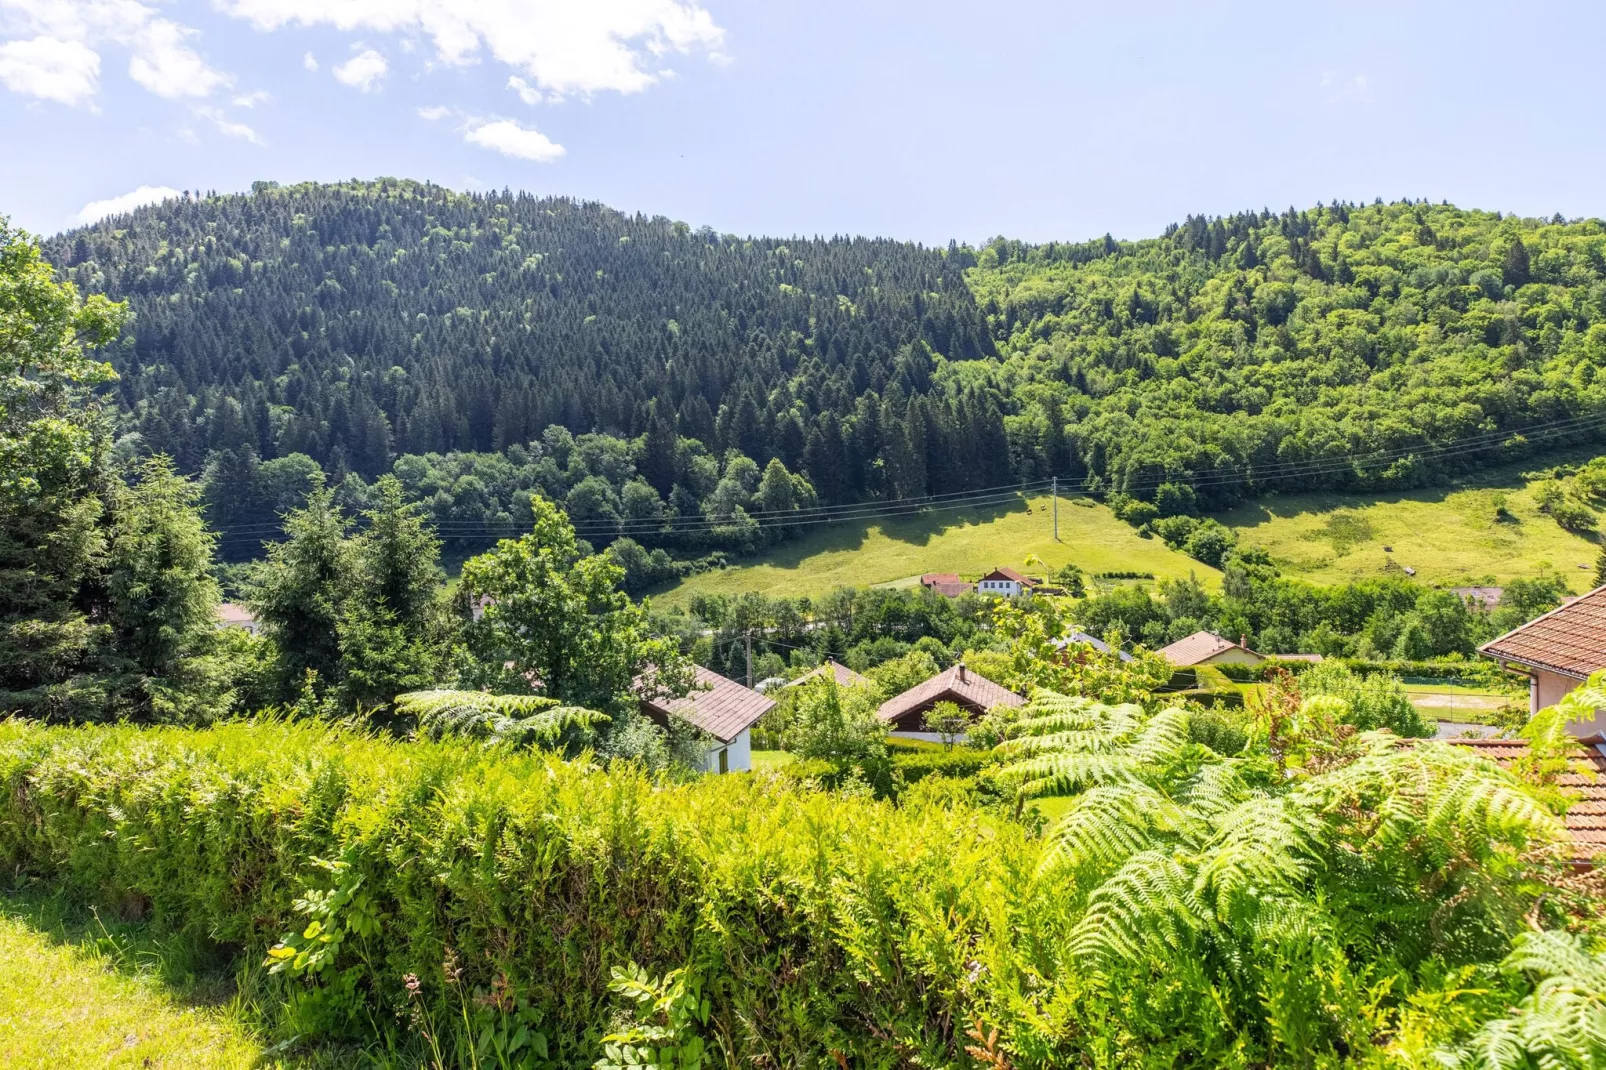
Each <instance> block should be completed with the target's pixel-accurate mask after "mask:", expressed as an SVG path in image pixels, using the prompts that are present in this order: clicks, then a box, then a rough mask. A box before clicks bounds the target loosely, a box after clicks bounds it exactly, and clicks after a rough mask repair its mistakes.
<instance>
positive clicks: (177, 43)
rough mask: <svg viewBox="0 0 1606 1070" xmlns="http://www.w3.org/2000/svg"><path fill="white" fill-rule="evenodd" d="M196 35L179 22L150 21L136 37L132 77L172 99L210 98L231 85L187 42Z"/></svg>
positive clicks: (129, 62) (158, 93)
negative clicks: (215, 92) (220, 89)
mask: <svg viewBox="0 0 1606 1070" xmlns="http://www.w3.org/2000/svg"><path fill="white" fill-rule="evenodd" d="M193 36H195V31H194V30H191V29H188V28H186V27H183V26H180V25H179V24H178V23H176V22H169V21H168V20H167V19H152V20H150V21H149V22H147V23H146V24H145V25H144V26H142V27H140V29H139V32H138V33H137V34H135V36H134V40H133V47H134V55H133V58H131V59H130V60H129V61H128V74H129V77H131V78H133V79H134V81H136V82H138V83H139V84H140V85H142V86H144V87H145V88H146V89H149V90H150V91H151V92H152V93H155V94H156V95H157V96H159V97H166V98H168V99H169V100H171V99H174V98H176V97H205V96H210V95H211V94H212V91H213V90H214V89H218V88H220V87H222V86H226V85H228V84H229V82H230V81H232V79H231V78H229V76H228V75H226V74H224V73H223V72H222V71H217V70H213V69H212V68H211V67H209V66H207V63H206V60H204V59H202V58H201V56H200V54H199V53H198V52H196V51H195V50H194V49H192V48H190V47H189V45H187V44H186V43H185V41H186V40H187V39H188V38H190V37H193Z"/></svg>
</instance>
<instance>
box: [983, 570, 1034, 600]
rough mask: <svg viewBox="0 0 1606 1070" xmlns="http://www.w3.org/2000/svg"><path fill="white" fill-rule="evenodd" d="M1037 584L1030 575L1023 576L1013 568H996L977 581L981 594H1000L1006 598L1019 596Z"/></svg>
mask: <svg viewBox="0 0 1606 1070" xmlns="http://www.w3.org/2000/svg"><path fill="white" fill-rule="evenodd" d="M1036 586H1037V581H1036V580H1034V579H1032V578H1031V577H1030V576H1023V575H1021V574H1020V573H1019V572H1016V571H1015V570H1014V569H1012V568H995V569H993V570H992V571H991V572H989V573H987V575H985V576H983V577H982V578H981V579H979V580H977V581H976V590H977V591H978V592H980V593H981V594H992V595H999V596H1001V597H1004V598H1019V597H1020V596H1021V595H1022V594H1023V593H1025V592H1027V591H1030V590H1031V589H1032V588H1033V587H1036Z"/></svg>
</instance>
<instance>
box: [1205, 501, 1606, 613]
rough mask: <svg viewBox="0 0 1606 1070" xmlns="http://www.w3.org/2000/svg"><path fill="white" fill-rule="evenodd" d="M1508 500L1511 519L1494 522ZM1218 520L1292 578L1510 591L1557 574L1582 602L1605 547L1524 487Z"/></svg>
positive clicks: (1267, 506)
mask: <svg viewBox="0 0 1606 1070" xmlns="http://www.w3.org/2000/svg"><path fill="white" fill-rule="evenodd" d="M1502 499H1503V500H1504V503H1505V508H1506V511H1507V513H1508V514H1509V518H1500V517H1497V515H1496V512H1495V510H1496V508H1497V506H1498V504H1499V502H1500V501H1501V500H1502ZM1218 519H1220V520H1221V522H1222V523H1224V524H1227V525H1229V526H1230V527H1232V528H1233V529H1234V530H1236V531H1237V533H1238V538H1239V540H1240V541H1241V542H1242V543H1244V544H1246V545H1249V546H1258V547H1261V548H1262V549H1264V550H1265V551H1266V552H1267V553H1269V554H1270V555H1271V557H1272V560H1273V561H1275V562H1276V563H1277V565H1278V566H1279V567H1280V568H1281V569H1282V570H1283V572H1284V574H1285V575H1289V576H1298V577H1300V578H1303V579H1308V580H1311V581H1313V582H1316V583H1340V582H1343V581H1345V580H1353V579H1360V578H1363V577H1367V576H1381V575H1384V574H1386V573H1387V572H1389V571H1390V569H1391V568H1405V567H1410V568H1414V569H1415V570H1416V578H1417V579H1418V580H1419V581H1421V582H1423V583H1425V584H1441V585H1463V584H1478V583H1503V582H1505V581H1507V580H1510V579H1514V578H1518V577H1532V576H1538V575H1541V574H1544V573H1555V574H1557V575H1559V576H1560V577H1561V578H1562V580H1563V582H1565V583H1566V584H1567V585H1568V586H1570V587H1571V588H1572V589H1573V590H1574V591H1575V592H1576V591H1584V590H1587V589H1588V588H1589V584H1590V582H1591V580H1592V579H1593V577H1594V565H1595V556H1596V554H1597V553H1599V547H1598V546H1597V545H1596V544H1595V542H1594V541H1593V540H1591V539H1586V538H1584V537H1582V536H1579V535H1574V534H1571V533H1570V532H1567V531H1563V530H1562V529H1561V527H1560V526H1559V525H1558V524H1557V523H1556V522H1555V521H1554V520H1552V519H1551V518H1550V517H1548V516H1546V515H1545V514H1543V513H1541V512H1539V510H1538V508H1537V506H1535V505H1534V501H1533V495H1532V492H1531V491H1530V489H1529V488H1528V487H1526V486H1525V485H1524V483H1523V481H1522V479H1521V478H1520V477H1513V478H1512V479H1510V480H1509V481H1506V482H1505V483H1504V484H1503V485H1495V486H1481V487H1471V488H1462V489H1454V488H1449V489H1439V490H1423V491H1413V492H1411V493H1409V494H1395V495H1388V496H1384V497H1373V498H1361V497H1353V496H1348V495H1338V494H1301V495H1285V496H1282V497H1277V498H1268V499H1262V500H1260V501H1258V502H1255V503H1253V504H1250V505H1246V506H1243V507H1241V508H1239V509H1235V510H1233V511H1231V512H1229V513H1225V514H1221V515H1220V516H1219V517H1218Z"/></svg>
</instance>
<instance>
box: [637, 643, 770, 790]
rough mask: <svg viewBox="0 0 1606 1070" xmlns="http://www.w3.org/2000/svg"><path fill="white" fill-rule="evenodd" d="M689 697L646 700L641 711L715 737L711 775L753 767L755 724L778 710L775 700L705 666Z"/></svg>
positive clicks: (698, 668) (708, 759)
mask: <svg viewBox="0 0 1606 1070" xmlns="http://www.w3.org/2000/svg"><path fill="white" fill-rule="evenodd" d="M693 669H694V670H695V673H696V682H695V683H693V684H692V690H691V692H690V693H689V694H688V695H686V697H685V698H658V699H642V700H641V712H642V714H643V716H646V717H650V718H651V719H652V720H653V721H655V722H656V723H658V724H661V725H667V724H668V723H669V718H671V717H679V718H680V719H681V720H683V721H688V722H690V723H691V724H693V725H696V726H697V727H698V728H701V729H702V730H703V731H704V732H707V733H708V734H709V735H711V736H713V737H714V739H715V743H714V745H713V746H712V747H710V748H709V749H708V754H707V756H706V757H705V759H704V765H703V768H704V770H705V771H706V772H710V773H731V772H746V771H747V770H749V769H752V768H753V737H752V731H751V729H752V727H753V723H754V722H755V721H757V720H758V719H759V718H760V717H762V716H764V715H765V714H766V713H768V712H770V711H771V710H773V709H774V708H775V700H774V699H770V698H765V697H764V696H763V695H761V694H759V693H758V692H757V691H753V690H751V689H749V688H746V687H743V686H742V685H741V684H739V683H737V682H736V681H735V680H730V679H727V678H726V677H723V676H721V675H719V673H717V672H713V671H711V670H709V669H705V668H703V667H702V666H701V665H695V666H693Z"/></svg>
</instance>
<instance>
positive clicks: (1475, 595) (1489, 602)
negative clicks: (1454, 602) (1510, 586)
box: [1450, 587, 1506, 612]
mask: <svg viewBox="0 0 1606 1070" xmlns="http://www.w3.org/2000/svg"><path fill="white" fill-rule="evenodd" d="M1450 593H1451V594H1453V595H1455V596H1456V597H1457V598H1459V599H1461V601H1463V602H1465V603H1466V604H1467V607H1468V608H1469V609H1481V610H1484V611H1485V612H1487V611H1489V610H1491V609H1497V608H1499V606H1500V597H1501V596H1502V595H1504V594H1505V593H1506V589H1505V588H1504V587H1451V588H1450Z"/></svg>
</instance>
